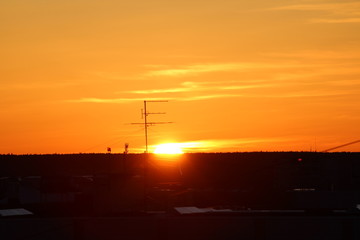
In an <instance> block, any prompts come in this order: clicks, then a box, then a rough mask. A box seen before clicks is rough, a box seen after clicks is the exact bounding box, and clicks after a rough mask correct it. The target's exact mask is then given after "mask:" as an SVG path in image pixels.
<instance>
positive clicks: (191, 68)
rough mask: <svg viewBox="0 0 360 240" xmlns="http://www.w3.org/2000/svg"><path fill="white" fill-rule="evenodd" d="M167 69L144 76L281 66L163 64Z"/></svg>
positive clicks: (276, 66) (173, 75)
mask: <svg viewBox="0 0 360 240" xmlns="http://www.w3.org/2000/svg"><path fill="white" fill-rule="evenodd" d="M162 67H163V68H165V69H159V70H151V71H149V72H147V73H145V74H144V76H147V77H152V76H171V77H181V76H185V75H198V74H203V73H210V72H225V71H226V72H229V71H245V70H249V69H263V68H279V67H284V66H279V65H277V64H269V63H256V62H239V63H222V64H195V65H187V66H179V67H173V68H169V67H166V66H162Z"/></svg>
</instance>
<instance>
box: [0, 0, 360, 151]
mask: <svg viewBox="0 0 360 240" xmlns="http://www.w3.org/2000/svg"><path fill="white" fill-rule="evenodd" d="M359 25H360V2H358V1H328V0H293V1H289V0H286V1H285V0H274V1H265V0H254V1H244V0H222V1H220V0H212V1H209V0H207V1H205V0H191V1H190V0H182V1H180V0H174V1H165V0H151V1H145V0H133V1H113V0H103V1H99V0H91V1H84V0H72V1H70V0H62V1H58V0H54V1H43V0H33V1H25V2H24V1H19V0H12V1H2V2H0V34H1V40H0V41H1V44H0V52H1V56H2V57H1V58H0V79H1V80H0V84H1V85H0V94H1V97H0V105H1V108H0V124H1V128H0V136H1V138H0V153H3V154H6V153H16V154H23V153H77V152H105V151H106V148H107V147H112V149H113V151H114V152H122V151H123V145H124V143H126V142H128V143H129V144H130V149H129V150H130V152H142V151H143V150H144V143H145V142H144V133H143V132H144V129H143V128H142V127H141V126H140V125H137V126H136V125H131V124H129V123H132V122H141V121H142V119H141V112H140V109H141V108H143V101H144V100H169V102H168V103H151V104H150V103H149V111H150V112H151V111H155V112H163V111H164V112H166V113H167V114H166V115H150V116H149V119H150V120H151V121H166V122H168V121H171V122H174V123H173V124H166V125H157V126H154V127H150V128H149V144H150V145H156V144H161V143H166V142H178V143H182V144H183V146H184V148H185V149H186V150H187V151H190V152H196V151H216V152H219V151H309V150H318V151H321V150H324V149H327V148H331V147H333V146H337V145H341V144H344V143H347V142H351V141H355V140H358V139H359V136H360V128H359V127H358V125H359V120H360V111H359V105H360V44H359V43H360V31H359V30H358V29H359ZM339 151H360V144H354V145H351V146H348V147H345V148H341V149H339Z"/></svg>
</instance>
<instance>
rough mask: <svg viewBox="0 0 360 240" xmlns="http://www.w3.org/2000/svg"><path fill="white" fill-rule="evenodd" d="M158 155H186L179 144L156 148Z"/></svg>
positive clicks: (168, 144)
mask: <svg viewBox="0 0 360 240" xmlns="http://www.w3.org/2000/svg"><path fill="white" fill-rule="evenodd" d="M154 153H156V154H182V153H184V152H183V150H182V147H181V144H179V143H164V144H159V145H157V146H155V150H154Z"/></svg>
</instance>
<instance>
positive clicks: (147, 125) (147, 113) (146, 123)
mask: <svg viewBox="0 0 360 240" xmlns="http://www.w3.org/2000/svg"><path fill="white" fill-rule="evenodd" d="M156 102H158V103H159V102H169V101H167V100H149V101H146V100H145V101H144V110H143V111H142V113H141V115H142V117H143V118H144V123H132V124H142V125H144V126H145V153H148V152H149V146H148V127H149V126H151V125H156V124H167V123H172V122H148V119H147V117H148V115H150V114H165V112H148V110H147V104H148V103H156Z"/></svg>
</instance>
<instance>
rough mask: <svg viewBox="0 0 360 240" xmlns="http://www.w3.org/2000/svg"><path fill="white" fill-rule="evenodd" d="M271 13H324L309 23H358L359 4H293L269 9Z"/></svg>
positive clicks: (359, 18)
mask: <svg viewBox="0 0 360 240" xmlns="http://www.w3.org/2000/svg"><path fill="white" fill-rule="evenodd" d="M268 10H271V11H318V12H325V13H327V15H326V16H325V17H323V18H314V19H311V20H310V22H311V23H359V22H360V2H340V3H315V4H295V5H287V6H280V7H275V8H270V9H268Z"/></svg>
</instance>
